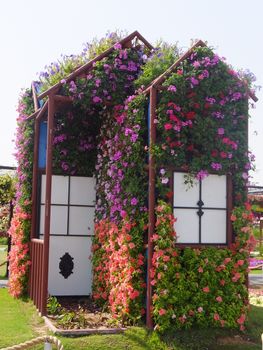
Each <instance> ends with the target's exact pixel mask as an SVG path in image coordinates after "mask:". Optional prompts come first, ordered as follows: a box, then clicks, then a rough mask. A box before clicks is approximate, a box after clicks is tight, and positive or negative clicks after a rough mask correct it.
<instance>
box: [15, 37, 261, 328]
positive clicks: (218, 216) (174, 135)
mask: <svg viewBox="0 0 263 350" xmlns="http://www.w3.org/2000/svg"><path fill="white" fill-rule="evenodd" d="M94 47H95V48H96V49H97V51H96V50H95V52H96V53H97V54H98V55H97V56H95V57H94V55H93V53H94ZM102 47H103V48H104V49H105V51H103V52H101V48H102ZM98 48H99V49H100V51H99V50H98ZM88 52H89V53H88V54H87V52H86V51H84V52H83V54H82V55H81V56H79V57H77V56H76V57H73V58H72V57H71V58H70V59H68V58H66V59H65V60H64V63H63V64H62V65H60V66H59V65H58V64H57V63H52V64H51V66H50V67H49V68H48V71H47V72H44V73H43V74H42V76H41V79H40V82H34V83H33V84H32V87H31V89H29V90H27V91H26V92H25V93H24V94H23V96H22V98H21V102H20V104H19V108H18V112H19V117H18V130H17V141H16V143H17V158H18V165H19V166H18V177H19V182H18V188H17V206H16V212H15V216H14V218H13V223H12V226H11V229H10V234H11V236H12V241H13V246H12V250H11V253H10V271H11V277H10V292H11V293H12V294H13V295H15V296H19V295H21V294H23V293H25V292H27V281H28V278H29V294H30V297H31V298H32V299H33V301H34V303H35V304H36V306H37V307H38V309H39V310H40V311H41V313H42V314H45V313H46V301H47V296H48V295H90V294H92V296H93V298H94V300H96V302H97V303H98V304H101V305H104V304H106V305H108V307H109V310H110V311H111V313H112V314H113V315H114V316H115V317H117V318H121V319H122V320H123V322H126V323H136V322H137V321H138V320H140V319H141V318H144V314H146V323H147V325H148V326H149V327H152V326H153V324H155V326H156V328H157V329H159V330H160V331H163V330H165V329H166V328H169V327H172V326H175V327H177V328H183V327H189V326H191V325H194V324H199V325H211V324H213V325H218V326H222V327H224V326H226V327H237V326H238V327H241V328H243V323H244V322H245V317H246V313H247V299H248V298H247V297H248V295H247V287H246V273H247V267H248V265H247V258H248V252H249V249H250V247H251V245H252V243H253V240H252V238H251V236H250V227H249V222H250V220H251V214H250V210H249V205H248V204H247V203H246V181H247V178H248V175H247V174H248V170H249V169H250V167H251V163H250V161H251V158H252V156H251V154H250V153H249V151H248V145H247V121H248V100H249V98H252V99H253V100H256V97H255V96H254V94H253V93H252V92H251V90H250V87H249V82H248V80H247V79H246V80H242V79H241V78H240V76H239V75H238V74H237V73H236V72H235V71H234V70H232V69H231V68H230V67H229V66H228V65H227V64H226V63H225V62H224V61H223V60H222V59H220V58H219V57H218V56H217V55H216V54H214V53H213V51H212V50H211V49H210V48H208V47H207V46H206V45H205V44H204V43H203V42H201V41H199V42H197V43H196V44H195V45H194V46H193V47H192V48H191V49H190V50H188V51H187V52H186V53H184V54H182V55H180V52H179V50H178V49H177V48H175V47H168V46H167V45H163V46H162V49H153V47H152V46H151V45H150V44H149V43H148V42H147V41H146V40H145V39H144V38H143V37H142V36H141V35H140V34H139V33H138V32H134V33H133V34H131V35H129V36H128V37H126V38H124V39H121V38H119V37H117V36H116V35H115V36H114V35H112V36H110V37H108V38H107V39H106V40H104V41H103V42H100V45H97V46H96V45H95V46H94V45H93V46H92V45H90V46H89V50H88ZM85 60H87V62H85Z"/></svg>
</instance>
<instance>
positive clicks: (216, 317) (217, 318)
mask: <svg viewBox="0 0 263 350" xmlns="http://www.w3.org/2000/svg"><path fill="white" fill-rule="evenodd" d="M214 320H215V321H219V320H220V316H219V315H218V314H217V313H216V314H214Z"/></svg>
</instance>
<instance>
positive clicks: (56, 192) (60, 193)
mask: <svg viewBox="0 0 263 350" xmlns="http://www.w3.org/2000/svg"><path fill="white" fill-rule="evenodd" d="M68 181H69V178H68V176H59V175H53V176H52V190H51V203H52V204H67V203H68ZM45 198H46V175H42V182H41V203H45Z"/></svg>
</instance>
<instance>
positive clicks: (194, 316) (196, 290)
mask: <svg viewBox="0 0 263 350" xmlns="http://www.w3.org/2000/svg"><path fill="white" fill-rule="evenodd" d="M156 216H157V220H156V230H155V234H154V236H153V241H154V255H153V269H152V272H151V276H152V278H153V279H152V285H153V288H154V294H153V315H154V320H155V323H156V329H158V330H159V331H160V332H163V331H165V330H166V329H168V328H171V327H175V328H189V327H191V326H193V325H199V326H202V327H204V326H205V327H209V326H211V325H212V326H215V327H217V326H219V327H230V328H237V327H239V328H240V329H241V330H244V323H245V320H246V314H247V311H248V290H247V287H246V283H245V281H246V276H247V269H248V256H249V251H250V250H251V249H252V245H251V244H253V237H252V234H251V227H250V224H251V213H250V212H249V210H247V209H246V208H235V209H234V210H233V214H232V220H233V222H234V227H235V229H236V231H235V232H236V234H237V238H236V242H235V243H233V244H232V246H231V247H230V248H227V249H218V248H216V247H210V248H205V247H204V248H200V249H199V248H198V249H192V248H185V249H179V248H177V247H176V240H175V237H176V233H175V232H174V229H173V223H174V221H175V220H176V219H175V218H173V216H172V212H171V208H170V206H169V205H167V204H166V203H165V202H160V204H159V205H158V206H157V208H156Z"/></svg>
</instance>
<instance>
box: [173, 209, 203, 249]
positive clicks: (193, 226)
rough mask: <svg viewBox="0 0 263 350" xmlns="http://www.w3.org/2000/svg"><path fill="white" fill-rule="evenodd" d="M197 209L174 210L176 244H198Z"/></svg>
mask: <svg viewBox="0 0 263 350" xmlns="http://www.w3.org/2000/svg"><path fill="white" fill-rule="evenodd" d="M196 212H197V209H177V208H176V209H174V216H175V218H176V219H177V220H176V222H175V224H174V229H175V232H176V237H177V239H176V242H177V243H198V242H199V217H198V215H197V213H196Z"/></svg>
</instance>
